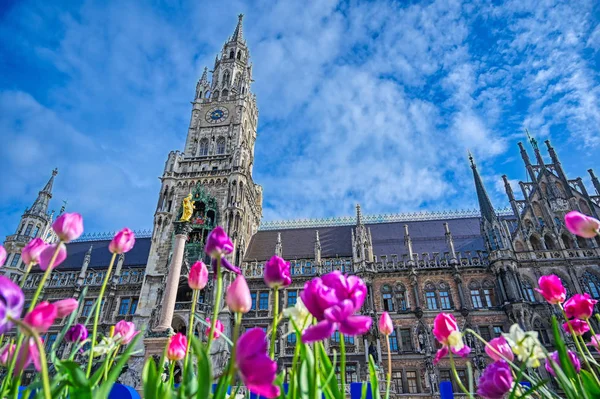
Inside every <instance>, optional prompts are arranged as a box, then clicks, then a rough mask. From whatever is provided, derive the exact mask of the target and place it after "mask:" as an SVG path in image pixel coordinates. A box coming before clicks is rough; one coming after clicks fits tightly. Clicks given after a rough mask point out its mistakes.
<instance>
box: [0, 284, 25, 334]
mask: <svg viewBox="0 0 600 399" xmlns="http://www.w3.org/2000/svg"><path fill="white" fill-rule="evenodd" d="M24 304H25V295H24V294H23V291H21V288H20V287H19V286H18V285H17V284H15V283H14V282H13V281H12V280H11V279H9V278H8V277H5V276H0V334H4V333H6V332H8V331H9V330H10V329H11V328H12V326H13V324H14V323H13V322H12V321H11V319H15V320H16V319H20V318H21V313H23V305H24Z"/></svg>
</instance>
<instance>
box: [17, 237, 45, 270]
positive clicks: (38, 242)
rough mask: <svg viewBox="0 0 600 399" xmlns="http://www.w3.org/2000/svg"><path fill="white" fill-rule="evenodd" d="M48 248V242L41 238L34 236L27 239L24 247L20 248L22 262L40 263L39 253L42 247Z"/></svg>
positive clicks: (42, 249)
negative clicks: (27, 241) (29, 239)
mask: <svg viewBox="0 0 600 399" xmlns="http://www.w3.org/2000/svg"><path fill="white" fill-rule="evenodd" d="M46 248H48V244H46V243H45V242H44V240H42V239H41V238H34V239H33V240H31V241H29V243H28V244H27V245H25V248H23V250H21V258H22V259H23V263H25V264H26V265H28V264H30V263H32V264H34V265H35V264H36V263H40V255H41V254H42V252H43V251H44V249H46Z"/></svg>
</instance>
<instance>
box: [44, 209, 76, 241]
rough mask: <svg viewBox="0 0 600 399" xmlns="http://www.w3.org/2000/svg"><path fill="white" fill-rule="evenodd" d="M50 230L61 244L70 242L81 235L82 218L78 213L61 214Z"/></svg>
mask: <svg viewBox="0 0 600 399" xmlns="http://www.w3.org/2000/svg"><path fill="white" fill-rule="evenodd" d="M52 230H54V232H55V233H56V235H57V236H58V238H60V240H61V241H63V242H71V241H73V240H76V239H78V238H79V236H80V235H81V234H82V233H83V218H82V217H81V215H80V214H79V213H63V214H62V215H60V216H59V217H58V218H57V219H56V220H55V221H54V223H52Z"/></svg>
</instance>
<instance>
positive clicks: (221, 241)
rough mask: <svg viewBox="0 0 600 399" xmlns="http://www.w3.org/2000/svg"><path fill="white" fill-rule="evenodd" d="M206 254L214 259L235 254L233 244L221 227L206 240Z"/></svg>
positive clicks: (216, 228)
mask: <svg viewBox="0 0 600 399" xmlns="http://www.w3.org/2000/svg"><path fill="white" fill-rule="evenodd" d="M204 252H206V254H207V255H210V257H212V258H218V257H223V256H224V255H227V254H230V253H232V252H233V243H232V242H231V238H229V237H228V236H227V233H225V230H223V228H222V227H221V226H217V227H215V229H214V230H213V231H211V232H210V234H209V235H208V237H207V238H206V244H205V245H204Z"/></svg>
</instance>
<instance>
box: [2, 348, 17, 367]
mask: <svg viewBox="0 0 600 399" xmlns="http://www.w3.org/2000/svg"><path fill="white" fill-rule="evenodd" d="M16 347H17V345H15V344H11V343H8V344H6V345H4V347H2V349H0V366H2V367H8V365H9V364H10V361H11V360H12V358H13V356H14V354H15V349H16Z"/></svg>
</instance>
